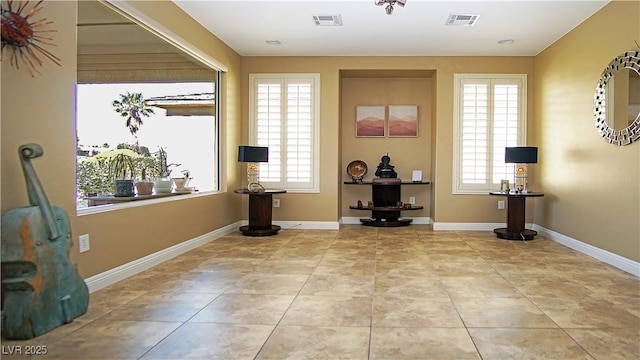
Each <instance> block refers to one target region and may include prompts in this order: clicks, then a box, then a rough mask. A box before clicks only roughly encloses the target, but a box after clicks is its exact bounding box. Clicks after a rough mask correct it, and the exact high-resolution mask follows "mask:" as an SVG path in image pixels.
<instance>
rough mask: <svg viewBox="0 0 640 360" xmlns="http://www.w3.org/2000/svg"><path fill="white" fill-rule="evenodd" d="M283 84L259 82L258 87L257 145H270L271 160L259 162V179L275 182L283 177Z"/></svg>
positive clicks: (256, 114) (256, 113)
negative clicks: (281, 140) (281, 139)
mask: <svg viewBox="0 0 640 360" xmlns="http://www.w3.org/2000/svg"><path fill="white" fill-rule="evenodd" d="M281 103H282V84H280V83H274V82H265V83H258V84H257V87H256V106H255V108H256V111H255V123H256V131H255V134H254V135H255V145H257V146H267V147H269V162H266V163H260V164H259V179H260V180H259V181H260V182H265V183H266V182H275V183H279V182H281V181H282V178H281V169H282V164H281V161H280V159H281V152H282V150H281V149H282V145H281V143H280V138H281V134H282V111H281V106H280V104H281Z"/></svg>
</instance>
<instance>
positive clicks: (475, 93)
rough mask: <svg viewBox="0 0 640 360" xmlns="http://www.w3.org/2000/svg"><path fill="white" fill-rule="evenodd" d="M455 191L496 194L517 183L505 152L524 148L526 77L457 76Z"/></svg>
mask: <svg viewBox="0 0 640 360" xmlns="http://www.w3.org/2000/svg"><path fill="white" fill-rule="evenodd" d="M456 79H457V84H458V87H457V91H458V92H459V93H458V96H457V97H456V100H455V101H456V108H457V116H456V119H455V121H456V124H457V125H456V128H457V133H456V135H455V136H457V138H456V139H454V140H455V142H456V144H457V146H456V150H455V151H456V154H455V157H456V158H455V161H456V164H457V165H456V168H454V178H455V179H456V181H454V189H453V190H454V192H457V191H460V192H482V191H488V190H492V189H495V188H496V187H497V186H499V184H500V180H502V179H508V180H511V181H513V171H514V168H513V165H511V164H505V162H504V148H505V147H511V146H520V145H522V144H524V139H525V137H524V129H525V126H524V124H525V117H524V110H523V109H524V108H525V106H524V88H523V87H524V80H523V78H522V77H518V76H516V77H504V78H503V77H500V76H497V77H491V76H485V77H480V76H477V75H476V76H473V75H466V76H465V75H458V76H456Z"/></svg>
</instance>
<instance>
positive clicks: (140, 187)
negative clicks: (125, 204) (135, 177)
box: [136, 181, 153, 195]
mask: <svg viewBox="0 0 640 360" xmlns="http://www.w3.org/2000/svg"><path fill="white" fill-rule="evenodd" d="M152 193H153V182H152V181H138V182H136V194H138V195H151V194H152Z"/></svg>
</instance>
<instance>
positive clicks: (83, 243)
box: [78, 234, 89, 253]
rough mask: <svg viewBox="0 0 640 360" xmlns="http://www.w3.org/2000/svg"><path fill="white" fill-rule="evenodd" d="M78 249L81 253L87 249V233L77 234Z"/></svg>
mask: <svg viewBox="0 0 640 360" xmlns="http://www.w3.org/2000/svg"><path fill="white" fill-rule="evenodd" d="M78 251H79V252H81V253H83V252H87V251H89V234H84V235H80V236H78Z"/></svg>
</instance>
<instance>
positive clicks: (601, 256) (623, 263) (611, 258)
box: [533, 225, 640, 277]
mask: <svg viewBox="0 0 640 360" xmlns="http://www.w3.org/2000/svg"><path fill="white" fill-rule="evenodd" d="M533 230H535V231H537V232H538V233H540V235H542V236H544V237H546V238H548V239H551V240H553V241H555V242H557V243H559V244H562V245H564V246H566V247H568V248H571V249H573V250H576V251H579V252H581V253H583V254H585V255H588V256H591V257H592V258H595V259H598V260H600V261H602V262H603V263H606V264H609V265H611V266H614V267H616V268H618V269H620V270H622V271H626V272H628V273H629V274H632V275H635V276H638V277H640V263H639V262H637V261H633V260H631V259H627V258H625V257H622V256H620V255H617V254H614V253H612V252H609V251H607V250H603V249H600V248H599V247H595V246H593V245H589V244H587V243H584V242H582V241H580V240H576V239H574V238H570V237H568V236H566V235H563V234H560V233H557V232H555V231H553V230H549V229H546V228H544V227H542V226H538V225H534V226H533Z"/></svg>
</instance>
